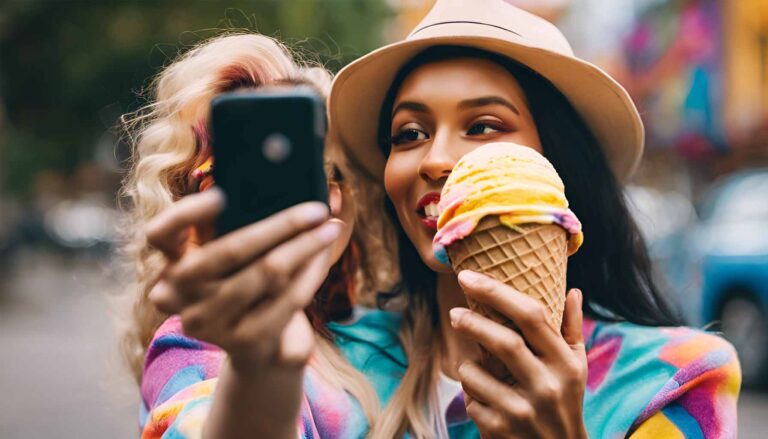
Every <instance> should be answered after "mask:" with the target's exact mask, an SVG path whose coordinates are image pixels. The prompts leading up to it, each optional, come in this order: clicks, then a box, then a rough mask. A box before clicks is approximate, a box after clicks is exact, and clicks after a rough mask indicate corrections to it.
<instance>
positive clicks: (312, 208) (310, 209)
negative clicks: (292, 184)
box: [303, 203, 328, 223]
mask: <svg viewBox="0 0 768 439" xmlns="http://www.w3.org/2000/svg"><path fill="white" fill-rule="evenodd" d="M303 214H304V218H306V219H307V220H309V221H310V222H313V223H316V222H320V221H323V220H325V219H326V218H328V206H326V205H325V204H322V203H312V204H310V205H308V206H307V207H306V208H305V209H304V212H303Z"/></svg>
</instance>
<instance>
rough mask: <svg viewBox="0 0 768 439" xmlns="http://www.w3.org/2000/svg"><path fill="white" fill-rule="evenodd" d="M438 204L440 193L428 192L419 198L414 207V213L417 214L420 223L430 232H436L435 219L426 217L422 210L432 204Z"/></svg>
mask: <svg viewBox="0 0 768 439" xmlns="http://www.w3.org/2000/svg"><path fill="white" fill-rule="evenodd" d="M439 202H440V193H439V192H430V193H428V194H426V195H424V196H423V197H421V200H419V203H418V204H417V206H416V213H418V214H419V217H421V223H422V224H424V226H425V227H427V228H428V229H430V230H437V218H435V217H430V216H427V214H426V212H425V211H424V208H425V207H426V206H428V205H430V204H432V203H435V204H437V203H439Z"/></svg>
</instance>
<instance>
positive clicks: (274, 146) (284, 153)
mask: <svg viewBox="0 0 768 439" xmlns="http://www.w3.org/2000/svg"><path fill="white" fill-rule="evenodd" d="M291 150H292V145H291V140H290V139H289V138H287V137H286V136H285V135H283V134H280V133H273V134H270V135H269V136H267V137H266V138H265V139H264V143H263V144H262V145H261V152H262V154H264V157H266V158H267V160H269V161H270V162H272V163H282V162H284V161H285V160H286V159H287V158H288V157H290V155H291Z"/></svg>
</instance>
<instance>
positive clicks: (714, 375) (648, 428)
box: [584, 321, 741, 439]
mask: <svg viewBox="0 0 768 439" xmlns="http://www.w3.org/2000/svg"><path fill="white" fill-rule="evenodd" d="M585 335H588V337H587V340H588V343H587V348H588V349H587V358H588V363H589V374H588V379H587V394H586V398H585V408H584V410H585V413H586V414H587V416H586V417H585V421H586V422H587V427H588V430H589V431H590V433H591V435H597V436H598V437H625V435H626V436H628V437H631V438H634V439H645V438H660V437H663V438H688V439H694V438H697V439H698V438H703V439H713V438H735V437H736V424H737V422H736V402H737V398H738V394H739V387H740V384H741V373H740V368H739V363H738V358H737V356H736V353H735V351H734V349H733V347H732V346H731V345H730V344H729V343H728V342H727V341H725V340H724V339H722V338H720V337H718V336H716V335H713V334H710V333H706V332H703V331H698V330H695V329H690V328H648V327H642V326H637V325H632V324H628V323H618V324H616V323H604V322H597V323H596V322H594V321H589V322H587V324H586V325H585ZM590 424H591V425H590Z"/></svg>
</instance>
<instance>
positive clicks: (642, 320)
mask: <svg viewBox="0 0 768 439" xmlns="http://www.w3.org/2000/svg"><path fill="white" fill-rule="evenodd" d="M458 58H478V59H486V60H490V61H492V62H494V63H496V64H498V65H501V66H502V67H504V68H506V69H507V70H508V71H509V73H510V74H511V75H512V76H513V77H514V78H515V79H516V80H517V81H518V82H519V83H520V85H521V88H522V90H523V91H524V92H525V95H526V98H527V104H528V105H529V107H530V110H531V113H532V115H533V119H534V121H535V123H536V126H537V129H538V133H539V137H540V139H541V143H542V146H543V150H544V155H545V156H546V157H547V158H548V159H549V160H550V161H551V162H552V164H553V165H554V167H555V169H556V170H557V172H558V173H559V174H560V176H561V177H562V179H563V182H564V184H565V188H566V196H567V198H568V200H569V202H570V207H571V209H572V210H573V211H574V213H576V215H577V216H578V217H579V219H580V220H581V222H582V224H583V230H584V235H585V237H586V239H585V242H584V245H583V246H582V247H581V248H580V249H579V251H578V252H577V253H576V254H575V255H574V256H572V257H570V258H569V260H568V279H567V288H569V289H570V288H580V289H581V290H582V291H583V294H584V312H585V314H586V315H588V316H590V317H592V318H596V319H602V320H609V321H628V322H632V323H636V324H640V325H647V326H674V325H679V324H681V323H682V320H681V318H680V316H679V313H678V312H677V311H676V310H675V309H674V308H673V307H672V306H671V305H670V304H669V303H668V301H667V300H666V299H665V296H664V295H663V294H662V293H661V291H660V290H659V288H658V287H657V286H656V284H655V282H654V277H653V273H652V269H651V262H650V259H649V257H648V253H647V250H646V246H645V243H644V242H643V239H642V237H641V235H640V234H639V232H638V229H637V227H636V225H635V223H634V221H633V219H632V217H631V216H630V214H629V211H628V209H627V206H626V204H625V199H624V196H623V193H622V187H621V185H620V184H619V183H618V181H617V180H616V178H615V176H614V175H613V173H612V172H611V170H610V167H609V166H608V163H607V161H606V157H605V154H604V153H603V150H602V149H601V147H600V144H599V143H598V141H597V140H596V138H595V137H594V135H593V134H592V132H591V131H590V129H589V127H588V126H587V125H586V123H585V122H584V121H583V120H582V118H581V116H580V115H579V114H578V112H577V111H576V110H575V109H574V107H573V106H572V105H571V103H570V102H569V101H568V99H567V98H566V97H565V96H564V95H563V94H562V93H560V91H558V90H557V88H556V87H555V86H554V85H552V83H550V82H549V81H548V80H547V79H545V78H544V77H542V76H541V75H539V74H538V73H536V72H534V71H532V70H531V69H529V68H527V67H525V66H523V65H521V64H519V63H517V62H515V61H513V60H511V59H509V58H506V57H504V56H501V55H498V54H494V53H491V52H486V51H483V50H480V49H476V48H470V47H463V46H461V47H460V46H436V47H432V48H429V49H426V50H425V51H423V52H422V53H420V54H418V55H417V56H415V57H414V58H413V59H412V60H411V61H409V62H408V63H407V64H406V65H405V66H404V67H403V68H402V69H401V70H400V71H399V72H398V74H397V75H396V77H395V79H394V81H393V83H392V85H391V87H390V89H389V91H388V93H387V95H386V98H385V101H384V104H383V106H382V109H381V113H380V120H379V136H378V137H379V147H380V149H381V150H382V152H384V154H385V155H388V154H389V150H390V129H391V114H392V105H393V104H394V100H395V97H396V95H397V92H398V90H399V89H400V87H401V85H402V83H403V81H404V80H405V79H406V78H407V77H408V75H409V74H410V73H411V72H412V71H413V70H414V69H416V68H418V67H419V66H423V65H425V64H429V63H433V62H438V61H442V60H448V59H458ZM375 184H377V185H379V186H380V187H382V188H383V182H380V181H379V182H376V183H375ZM382 190H383V189H382ZM383 201H384V202H383V203H382V204H378V205H370V204H369V206H368V208H369V209H371V210H375V211H382V210H383V211H385V212H386V213H387V216H388V218H389V223H390V224H389V227H391V228H392V230H393V232H392V233H394V234H395V236H397V247H396V249H394V250H393V251H395V252H396V257H395V256H393V258H394V259H397V260H399V267H400V270H399V271H400V274H401V282H400V284H399V286H398V287H397V288H396V289H395V290H394V292H393V293H389V294H387V295H386V296H382V297H381V299H382V300H381V301H380V302H386V301H387V300H389V299H391V298H393V297H405V298H406V303H407V304H408V306H406V307H404V318H403V324H402V327H401V332H400V338H401V340H402V342H403V345H404V348H405V350H406V354H407V356H408V360H409V364H408V370H407V372H406V373H405V376H404V378H403V381H402V383H401V385H400V387H399V388H398V390H397V391H396V393H395V394H394V396H393V397H392V400H391V403H390V404H389V405H388V406H387V407H386V408H385V409H384V412H383V415H382V417H383V418H386V422H383V423H380V424H378V425H376V426H374V434H375V436H376V437H380V438H384V437H396V436H398V437H399V436H401V435H402V434H403V433H404V432H406V431H410V432H411V434H413V435H415V436H416V437H423V438H427V437H436V436H439V433H440V432H441V431H442V432H443V434H445V430H444V420H443V419H442V417H443V414H441V413H438V412H436V411H435V408H436V407H437V404H436V401H437V394H436V387H437V386H436V380H437V376H438V373H439V352H438V347H439V345H440V343H439V342H440V331H439V323H440V322H439V313H438V309H437V297H436V274H435V273H434V272H433V271H432V270H431V269H429V267H427V265H426V264H424V262H423V261H422V260H421V258H420V256H419V254H418V252H417V251H416V249H415V247H414V246H413V244H412V243H411V241H410V239H409V238H408V236H407V235H406V234H405V232H404V230H403V229H402V227H401V226H400V223H399V221H398V218H397V214H396V212H395V209H394V206H393V205H392V203H391V202H390V201H389V200H388V199H385V200H383ZM358 202H360V203H363V202H365V201H364V200H360V201H358ZM369 202H373V201H372V200H371V201H369ZM377 202H379V200H377ZM436 427H437V431H438V433H435V431H436Z"/></svg>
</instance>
